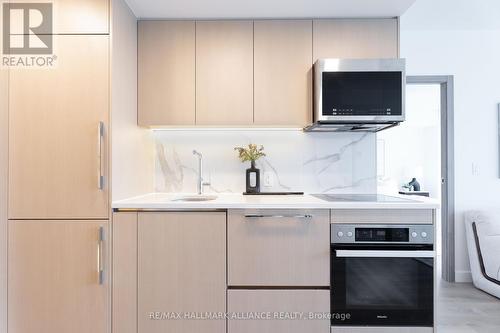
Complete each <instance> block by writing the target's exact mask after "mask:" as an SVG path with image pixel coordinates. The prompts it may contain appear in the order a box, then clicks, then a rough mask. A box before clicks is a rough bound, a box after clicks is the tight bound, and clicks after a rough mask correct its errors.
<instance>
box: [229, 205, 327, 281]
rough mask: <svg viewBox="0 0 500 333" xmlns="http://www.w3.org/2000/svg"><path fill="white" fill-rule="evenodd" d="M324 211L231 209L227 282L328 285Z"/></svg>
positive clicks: (325, 213) (325, 212)
mask: <svg viewBox="0 0 500 333" xmlns="http://www.w3.org/2000/svg"><path fill="white" fill-rule="evenodd" d="M329 227H330V224H329V211H328V210H252V211H250V210H233V211H229V216H228V269H229V271H228V284H229V285H230V286H329V285H330V273H329V265H330V259H329V253H330V236H329Z"/></svg>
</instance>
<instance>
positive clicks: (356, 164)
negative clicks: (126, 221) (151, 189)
mask: <svg viewBox="0 0 500 333" xmlns="http://www.w3.org/2000/svg"><path fill="white" fill-rule="evenodd" d="M154 136H155V140H156V161H155V165H156V174H155V187H156V191H158V192H195V191H196V175H197V168H198V164H197V158H196V157H195V156H194V155H193V153H192V151H193V149H196V150H197V151H199V152H201V153H202V154H203V163H204V178H205V180H207V181H210V183H211V186H209V187H206V189H205V190H206V192H232V193H241V192H243V191H244V190H245V169H247V168H248V167H249V166H250V164H249V163H241V162H240V161H239V159H238V154H237V152H236V151H235V150H234V147H236V146H245V145H247V144H249V143H255V144H258V145H263V146H264V147H265V153H266V155H267V156H266V157H264V158H262V159H260V160H258V161H257V167H258V168H259V169H260V170H261V191H263V192H264V191H267V192H269V191H304V192H306V193H326V192H332V193H373V192H376V189H377V183H376V174H377V165H376V135H375V134H372V133H304V132H302V131H300V130H271V129H270V130H231V129H217V130H214V129H196V130H164V131H161V130H158V131H155V132H154ZM268 173H269V174H270V175H271V178H272V179H273V184H272V186H268V187H266V186H264V178H265V177H266V175H267V174H268Z"/></svg>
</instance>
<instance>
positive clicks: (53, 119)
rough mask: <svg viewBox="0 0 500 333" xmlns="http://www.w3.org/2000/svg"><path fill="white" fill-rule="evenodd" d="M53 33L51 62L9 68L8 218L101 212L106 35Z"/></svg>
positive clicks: (104, 201) (104, 208)
mask: <svg viewBox="0 0 500 333" xmlns="http://www.w3.org/2000/svg"><path fill="white" fill-rule="evenodd" d="M54 38H55V43H57V45H58V49H57V50H58V51H57V64H56V66H55V67H54V68H47V69H11V70H10V81H9V114H10V115H9V147H10V148H9V218H11V219H25V218H32V219H44V218H52V219H56V218H107V217H108V194H109V191H108V184H109V178H108V177H107V142H108V140H107V138H108V126H107V125H108V123H109V122H108V117H109V74H108V73H109V66H108V62H109V60H108V42H109V37H108V36H102V35H92V36H88V35H86V36H82V35H79V36H75V35H70V36H68V35H64V36H62V35H58V36H55V37H54ZM82 50H85V52H82ZM103 177H104V178H103ZM102 180H104V182H102Z"/></svg>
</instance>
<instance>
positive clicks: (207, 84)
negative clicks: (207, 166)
mask: <svg viewBox="0 0 500 333" xmlns="http://www.w3.org/2000/svg"><path fill="white" fill-rule="evenodd" d="M196 124H197V125H219V126H228V125H234V126H238V125H242V126H244V125H252V124H253V22H252V21H198V22H196Z"/></svg>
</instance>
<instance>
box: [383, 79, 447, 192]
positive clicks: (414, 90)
mask: <svg viewBox="0 0 500 333" xmlns="http://www.w3.org/2000/svg"><path fill="white" fill-rule="evenodd" d="M440 112H441V87H440V85H439V84H435V85H420V84H418V85H408V86H407V87H406V121H405V122H403V123H402V124H401V125H399V126H397V127H395V128H392V129H391V130H389V131H382V132H380V133H378V134H377V146H378V147H379V149H378V150H377V160H378V168H377V169H378V171H377V174H378V191H379V192H381V193H389V194H391V193H392V194H394V193H398V191H400V190H401V187H402V185H403V184H407V183H408V182H409V181H410V180H411V179H412V178H413V177H415V178H417V180H418V182H419V183H420V185H421V190H422V191H427V192H429V195H430V197H431V198H435V199H440V198H441V145H440V144H441V138H440V135H441V119H440V118H441V117H440Z"/></svg>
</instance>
